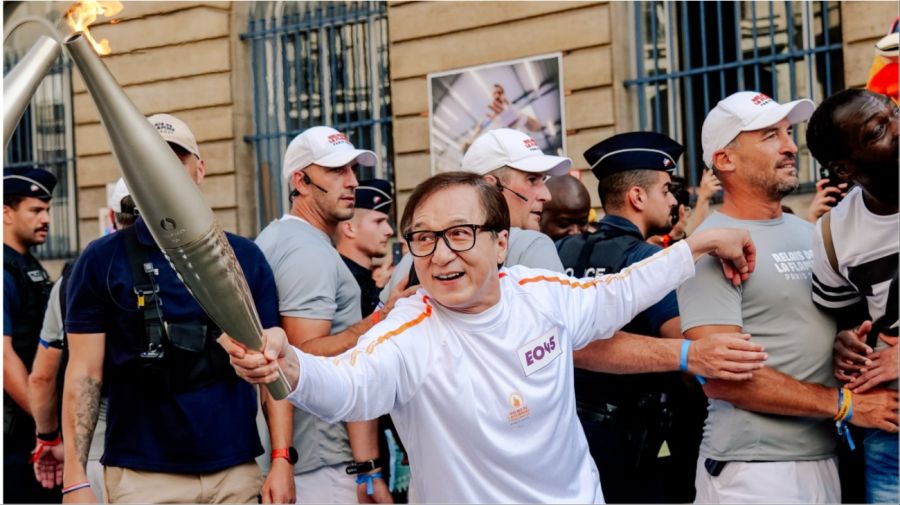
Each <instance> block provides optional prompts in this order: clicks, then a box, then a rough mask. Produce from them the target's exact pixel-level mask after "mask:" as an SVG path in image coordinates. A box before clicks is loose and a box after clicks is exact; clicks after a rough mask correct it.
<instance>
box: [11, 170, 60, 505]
mask: <svg viewBox="0 0 900 505" xmlns="http://www.w3.org/2000/svg"><path fill="white" fill-rule="evenodd" d="M54 186H56V177H54V176H53V174H51V173H50V172H48V171H46V170H41V169H12V168H7V169H4V170H3V379H4V380H3V446H4V454H3V501H4V502H6V503H29V502H30V503H38V502H45V503H46V502H56V503H58V502H59V500H60V495H59V491H58V490H57V491H55V492H54V491H51V490H45V489H43V488H42V487H41V486H40V485H39V484H38V482H37V481H36V480H35V477H34V471H33V470H32V466H31V464H30V463H29V458H30V453H31V449H32V448H33V447H34V445H35V425H34V420H33V418H32V417H31V409H30V407H29V404H28V374H29V373H30V372H31V365H32V362H33V361H34V355H35V353H36V352H37V346H38V339H39V336H40V331H41V321H42V320H43V316H44V311H45V310H46V308H47V300H48V299H49V296H50V287H51V284H50V279H49V277H48V276H47V272H46V271H45V270H44V268H43V267H42V266H41V264H40V263H39V262H38V260H37V259H35V257H34V256H32V255H31V252H30V251H29V249H30V248H31V247H33V246H36V245H40V244H43V243H44V241H46V240H47V234H48V233H49V230H50V198H51V196H52V193H53V188H54ZM37 436H39V437H42V438H48V439H51V440H52V439H55V438H57V436H56V434H53V433H39V434H38V435H37Z"/></svg>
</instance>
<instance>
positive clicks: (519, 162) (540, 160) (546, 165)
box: [462, 128, 572, 175]
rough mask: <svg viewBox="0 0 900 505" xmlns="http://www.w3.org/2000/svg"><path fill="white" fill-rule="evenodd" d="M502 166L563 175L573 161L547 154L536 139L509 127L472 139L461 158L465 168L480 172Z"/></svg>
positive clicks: (485, 172)
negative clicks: (473, 140)
mask: <svg viewBox="0 0 900 505" xmlns="http://www.w3.org/2000/svg"><path fill="white" fill-rule="evenodd" d="M502 167H512V168H515V169H518V170H521V171H523V172H533V173H539V174H547V175H563V174H565V173H567V172H568V171H569V169H570V168H571V167H572V160H570V159H569V158H564V157H562V156H551V155H549V154H544V153H543V152H542V151H541V148H539V147H538V145H537V142H536V141H535V140H534V139H532V138H531V137H529V136H528V135H525V134H524V133H522V132H520V131H518V130H513V129H510V128H497V129H496V130H490V131H488V132H487V133H485V134H483V135H481V136H480V137H478V138H477V139H475V142H472V145H471V146H469V150H468V151H466V155H465V156H463V159H462V170H463V171H464V172H472V173H476V174H478V175H484V174H487V173H489V172H492V171H494V170H497V169H498V168H502Z"/></svg>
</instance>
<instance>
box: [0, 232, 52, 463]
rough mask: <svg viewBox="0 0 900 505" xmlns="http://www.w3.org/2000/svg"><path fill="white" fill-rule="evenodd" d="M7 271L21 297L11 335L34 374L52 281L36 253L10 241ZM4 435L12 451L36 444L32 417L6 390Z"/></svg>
mask: <svg viewBox="0 0 900 505" xmlns="http://www.w3.org/2000/svg"><path fill="white" fill-rule="evenodd" d="M19 258H22V259H19ZM3 271H4V272H9V273H10V275H12V278H13V281H14V282H15V286H16V288H15V289H16V294H17V296H18V298H19V310H17V311H16V312H15V313H14V314H10V315H9V316H10V319H11V320H12V331H11V333H12V335H9V336H10V337H12V346H13V350H15V352H16V354H17V355H18V356H19V359H21V360H22V363H23V364H24V365H25V369H26V370H28V372H29V373H30V372H31V366H32V364H33V363H34V356H35V354H37V346H38V339H39V338H40V335H41V325H42V324H43V322H44V311H45V310H46V309H47V300H48V299H49V298H50V287H51V286H52V284H51V282H50V278H49V276H48V275H47V271H46V270H44V267H42V266H41V264H40V263H39V262H38V260H36V259H35V258H34V256H32V255H31V254H30V253H29V254H25V255H24V256H22V255H19V254H18V253H17V252H16V251H15V250H13V249H12V248H11V247H9V246H7V245H6V244H4V245H3ZM7 296H8V295H7ZM3 434H4V440H5V441H6V444H7V447H8V449H7V450H9V451H12V450H13V448H11V447H10V445H12V444H13V442H14V443H15V444H16V445H20V443H21V444H25V445H27V444H31V445H32V446H33V445H34V422H33V421H32V420H31V416H29V415H28V414H27V413H26V412H25V411H24V410H22V408H21V407H19V404H17V403H16V402H15V401H14V400H13V399H12V397H10V396H9V395H8V394H6V392H4V393H3ZM7 437H11V438H7ZM28 437H30V439H29V438H28ZM20 439H22V440H20ZM28 440H30V441H28ZM22 447H24V445H22Z"/></svg>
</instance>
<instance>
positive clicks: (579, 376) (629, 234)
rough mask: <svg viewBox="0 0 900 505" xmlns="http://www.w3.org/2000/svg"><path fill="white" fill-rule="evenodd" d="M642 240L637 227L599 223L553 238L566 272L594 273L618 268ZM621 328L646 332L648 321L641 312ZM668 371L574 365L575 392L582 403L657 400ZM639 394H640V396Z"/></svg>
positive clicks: (621, 404) (627, 403)
mask: <svg viewBox="0 0 900 505" xmlns="http://www.w3.org/2000/svg"><path fill="white" fill-rule="evenodd" d="M643 242H644V238H643V236H641V234H640V232H638V231H637V230H625V229H621V228H618V227H611V226H609V227H603V228H601V229H600V230H598V231H597V232H595V233H584V234H581V235H573V236H570V237H566V238H564V239H562V240H560V241H558V242H557V250H558V251H559V257H560V259H561V260H562V264H563V267H564V268H565V269H566V274H567V275H572V276H575V277H596V276H600V275H605V274H612V273H617V272H619V271H621V270H622V269H623V268H625V267H627V266H628V265H629V264H630V263H632V262H630V261H629V260H628V253H629V251H630V250H631V249H632V248H634V247H635V246H637V245H640V244H641V243H643ZM622 329H623V330H624V331H628V332H632V333H637V334H641V335H648V336H654V337H655V336H658V335H654V334H651V329H650V324H649V322H648V321H647V318H646V316H645V315H644V314H643V313H641V314H639V315H638V316H637V317H636V318H635V319H633V320H632V321H631V322H629V323H628V324H627V325H625V326H624V327H623V328H622ZM669 375H670V374H660V373H646V374H638V375H618V374H607V373H599V372H589V371H586V370H582V369H578V368H576V369H575V396H576V398H577V400H578V402H579V404H581V405H584V406H591V405H597V406H605V405H607V404H612V405H616V406H618V407H622V408H628V407H635V406H636V404H637V403H642V402H646V400H647V398H646V397H647V396H648V395H649V396H651V397H653V398H652V400H653V401H652V403H656V402H657V401H659V400H660V398H659V394H660V393H662V392H664V391H665V389H666V383H667V382H668V381H670V380H673V379H675V378H674V377H670V376H669ZM642 397H644V398H643V399H642Z"/></svg>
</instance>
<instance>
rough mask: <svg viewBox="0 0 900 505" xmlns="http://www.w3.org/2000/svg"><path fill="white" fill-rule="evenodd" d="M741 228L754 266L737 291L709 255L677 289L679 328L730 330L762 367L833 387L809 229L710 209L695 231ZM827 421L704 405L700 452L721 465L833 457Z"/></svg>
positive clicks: (828, 323)
mask: <svg viewBox="0 0 900 505" xmlns="http://www.w3.org/2000/svg"><path fill="white" fill-rule="evenodd" d="M721 227H725V228H744V229H747V230H749V231H750V234H751V236H752V237H753V242H754V244H755V245H756V269H755V270H754V272H753V273H752V274H750V278H749V279H748V280H747V281H746V282H744V283H743V285H742V286H741V287H739V288H735V287H733V286H732V285H731V282H730V281H728V280H727V279H725V277H724V276H723V275H722V268H721V265H720V264H719V261H718V260H716V259H715V258H712V257H710V256H706V257H704V258H702V259H701V260H700V261H699V262H698V263H697V274H696V276H695V277H694V278H693V279H691V280H689V281H687V282H685V283H684V284H682V285H681V287H680V288H678V308H679V311H680V312H681V329H682V331H686V330H689V329H691V328H694V327H697V326H706V325H735V326H740V327H741V328H742V330H743V331H744V332H746V333H749V334H750V337H751V340H752V341H754V342H758V343H760V344H762V345H763V346H765V348H766V352H767V353H768V355H769V360H768V361H767V363H766V366H768V367H772V368H774V369H776V370H778V371H780V372H783V373H785V374H788V375H790V376H792V377H794V378H795V379H798V380H801V381H804V382H811V383H817V384H824V385H827V386H834V385H835V380H834V378H833V377H832V374H831V348H832V344H833V342H834V335H835V326H834V323H833V321H832V320H831V318H829V317H828V316H827V315H826V314H825V313H824V312H822V311H820V310H819V309H818V308H817V307H816V306H815V305H813V303H812V299H811V297H810V291H811V289H812V266H813V233H814V229H813V225H812V224H810V223H808V222H806V221H803V220H802V219H800V218H798V217H796V216H793V215H790V214H785V215H784V216H782V217H781V218H778V219H773V220H767V221H742V220H738V219H733V218H731V217H728V216H726V215H724V214H722V213H720V212H715V213H713V214H712V215H711V216H709V217H708V218H707V219H706V221H704V222H703V224H702V225H701V226H700V228H698V230H700V229H706V228H721ZM835 443H836V435H835V430H834V423H832V422H831V420H830V419H825V418H815V417H791V416H780V415H773V414H761V413H756V412H750V411H747V410H743V409H740V408H737V407H735V406H733V405H732V404H730V403H728V402H725V401H721V400H710V402H709V416H708V417H707V419H706V426H705V427H704V430H703V443H702V444H701V446H700V454H701V455H702V456H703V457H707V458H713V459H717V460H725V461H800V460H817V459H824V458H828V457H831V456H833V455H834V450H835Z"/></svg>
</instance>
